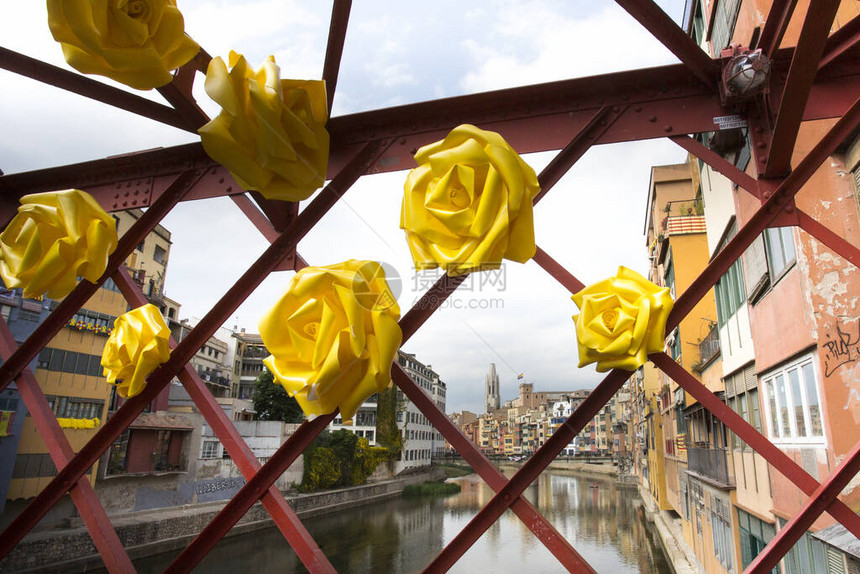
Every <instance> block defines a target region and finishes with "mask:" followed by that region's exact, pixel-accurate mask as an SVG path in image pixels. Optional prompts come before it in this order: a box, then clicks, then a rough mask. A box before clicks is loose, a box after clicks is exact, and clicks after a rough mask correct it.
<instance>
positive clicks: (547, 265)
mask: <svg viewBox="0 0 860 574" xmlns="http://www.w3.org/2000/svg"><path fill="white" fill-rule="evenodd" d="M532 259H533V260H534V262H535V263H537V264H538V265H540V266H541V267H542V268H543V270H544V271H546V272H547V273H549V274H550V276H552V277H553V278H554V279H555V280H556V281H558V282H559V283H561V284H562V285H564V287H565V288H566V289H567V290H568V291H570V292H571V293H576V292H578V291H582V290H583V289H585V283H583V282H582V281H580V280H579V279H577V278H576V277H574V276H573V275H572V274H571V273H570V272H569V271H568V270H567V269H565V268H564V267H563V266H562V264H561V263H559V262H558V261H556V260H555V259H553V258H552V257H550V256H549V254H548V253H547V252H546V251H544V250H543V249H541V248H540V246H537V247H536V252H535V256H534V257H532Z"/></svg>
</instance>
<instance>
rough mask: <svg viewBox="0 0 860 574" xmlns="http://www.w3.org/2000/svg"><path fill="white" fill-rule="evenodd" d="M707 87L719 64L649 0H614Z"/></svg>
mask: <svg viewBox="0 0 860 574" xmlns="http://www.w3.org/2000/svg"><path fill="white" fill-rule="evenodd" d="M616 2H618V4H619V5H620V6H621V7H622V8H624V9H625V10H626V11H627V12H628V13H629V14H630V15H631V16H633V17H634V18H636V20H638V21H639V23H640V24H642V25H643V26H644V27H645V28H646V29H647V30H648V31H649V32H651V34H652V35H653V36H654V37H655V38H657V39H658V40H660V42H662V43H663V45H664V46H666V47H667V48H669V51H670V52H672V53H673V54H675V56H676V57H677V58H678V59H679V60H681V62H682V63H683V64H684V65H685V66H686V67H687V68H688V69H689V70H690V71H691V72H692V73H693V74H694V75H695V76H696V77H697V78H699V80H701V81H702V83H703V84H705V85H706V86H707V87H709V88H716V85H717V76H718V75H719V66H718V65H717V64H716V63H715V62H714V61H713V60H711V58H710V57H708V55H707V54H706V53H705V52H704V51H703V50H702V49H701V48H700V47H699V46H697V45H696V43H695V42H694V41H693V39H692V38H690V37H689V36H688V35H687V34H685V33H684V31H683V30H682V29H681V28H680V26H678V25H677V24H676V23H675V21H674V20H672V18H670V17H669V15H668V14H666V13H665V12H663V10H662V9H661V8H660V6H658V5H657V4H656V3H655V2H653V1H652V0H616Z"/></svg>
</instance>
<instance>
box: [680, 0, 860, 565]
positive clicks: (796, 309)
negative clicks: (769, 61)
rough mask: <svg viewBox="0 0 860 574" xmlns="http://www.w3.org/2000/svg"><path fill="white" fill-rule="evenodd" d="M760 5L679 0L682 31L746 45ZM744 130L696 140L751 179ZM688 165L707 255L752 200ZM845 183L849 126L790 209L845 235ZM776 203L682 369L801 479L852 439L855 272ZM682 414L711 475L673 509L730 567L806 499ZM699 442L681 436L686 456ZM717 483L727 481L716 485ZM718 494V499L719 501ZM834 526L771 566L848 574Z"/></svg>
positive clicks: (849, 561)
mask: <svg viewBox="0 0 860 574" xmlns="http://www.w3.org/2000/svg"><path fill="white" fill-rule="evenodd" d="M771 4H772V3H771V2H767V1H764V0H734V1H730V2H716V1H709V0H694V1H692V2H689V3H688V13H687V14H686V16H685V25H686V30H687V32H688V33H689V34H690V35H691V36H692V38H693V39H694V40H695V41H696V42H697V43H698V44H699V45H700V46H701V47H702V49H703V50H705V51H706V52H708V53H709V55H711V56H713V57H718V56H720V55H721V54H722V51H723V50H724V49H725V48H726V47H727V46H729V45H730V44H736V43H737V44H741V45H743V46H749V47H751V48H755V43H756V42H757V41H758V38H759V36H760V34H761V31H762V30H761V27H762V26H763V22H764V18H765V17H766V15H767V14H768V12H769V11H770V9H771ZM809 7H810V2H809V1H808V0H807V1H801V2H798V3H797V5H796V7H795V8H794V14H796V15H797V16H798V17H794V18H792V19H791V21H790V23H789V25H788V26H787V28H786V31H785V35H784V37H783V38H782V41H781V43H780V46H782V47H786V46H794V45H796V44H797V40H798V37H799V35H800V22H801V19H802V17H803V16H804V15H805V14H806V12H807V10H808V9H809ZM858 16H860V7H858V5H857V3H856V2H851V1H842V2H841V3H840V4H839V6H838V9H837V11H836V17H835V19H834V23H833V26H832V28H831V30H830V33H831V34H832V33H833V32H835V31H837V30H838V29H839V28H841V27H842V26H844V25H845V24H846V23H848V22H850V21H852V19H854V22H855V23H856V19H857V18H858ZM727 54H728V52H726V54H722V55H723V56H725V55H727ZM832 124H833V122H832V121H815V122H804V123H802V124H801V126H800V130H799V134H798V138H797V145H796V147H795V150H794V156H793V157H792V158H791V164H792V165H793V166H796V165H797V163H798V162H799V161H800V160H801V159H802V158H803V157H804V155H805V154H806V153H807V152H808V151H809V150H810V149H811V148H812V147H813V146H814V145H815V144H816V143H817V142H818V141H819V140H820V138H821V136H822V134H824V133H825V131H826V130H827V129H828V128H830V127H831V126H832ZM751 135H752V134H750V131H749V128H748V127H746V126H742V127H739V128H734V129H729V130H723V131H717V132H713V133H703V134H696V135H695V137H696V139H697V140H698V141H699V142H700V143H702V144H705V145H707V146H709V147H710V148H711V149H712V150H714V151H716V152H717V153H719V154H720V155H721V156H723V157H724V158H725V159H726V160H728V161H729V162H731V163H732V164H734V165H735V166H736V167H737V168H739V169H741V170H744V171H746V172H747V173H749V174H751V175H754V176H757V175H759V174H758V173H757V169H756V166H757V165H758V163H759V161H760V160H763V159H764V157H766V155H767V153H768V150H767V149H766V146H761V145H753V141H752V140H754V139H755V138H754V137H751ZM762 143H763V142H762ZM697 163H698V165H697V166H694V167H697V168H698V169H697V170H695V171H696V172H697V174H698V176H697V179H698V187H699V192H698V193H699V195H700V197H701V198H702V204H703V208H704V215H705V221H706V228H707V240H708V253H709V257H713V256H714V255H716V254H717V253H718V252H719V251H720V250H721V249H722V248H723V246H724V245H725V244H726V243H727V242H728V241H729V240H730V239H731V238H732V237H733V236H734V234H735V233H736V230H737V229H738V228H740V227H741V226H742V225H743V224H745V223H746V222H747V221H748V220H749V218H750V217H751V215H752V214H753V212H754V211H755V210H756V208H757V207H758V205H759V201H758V200H757V199H756V198H755V197H753V196H752V195H751V194H749V193H746V192H745V191H744V190H741V189H738V188H737V186H735V185H734V184H732V183H731V182H729V181H728V180H727V179H726V178H724V177H722V176H721V175H720V174H718V173H716V172H715V171H714V170H712V169H711V168H710V167H708V166H707V165H704V164H703V163H701V162H697ZM761 163H762V164H764V161H761ZM775 181H778V180H775ZM858 187H860V139H858V137H857V134H856V132H855V134H854V135H852V136H851V137H849V138H848V140H847V141H844V142H843V143H842V145H841V146H840V147H839V149H838V150H837V152H836V153H835V154H834V155H833V156H831V158H830V161H829V162H826V163H825V164H824V165H823V166H822V167H820V168H819V169H818V170H817V172H816V173H815V174H814V175H813V176H812V178H811V179H810V180H809V181H808V182H807V184H806V185H805V186H804V187H803V188H802V189H801V191H800V193H799V194H798V195H797V196H796V200H795V202H796V205H797V207H798V208H799V209H801V210H803V211H805V212H806V213H809V214H810V215H811V216H812V217H814V218H815V219H816V220H818V221H819V222H821V223H823V224H825V225H827V226H829V227H830V228H832V229H837V230H839V231H840V232H841V233H842V234H843V237H845V239H846V240H847V241H848V242H849V243H852V244H854V245H857V244H860V211H858V209H860V199H858ZM786 213H787V215H786V218H787V219H786V220H785V221H784V222H783V223H782V225H783V226H781V227H772V228H769V229H767V230H766V231H765V232H764V233H763V234H762V235H761V236H759V237H758V238H757V239H756V240H755V242H754V243H753V244H752V245H751V246H750V248H749V249H747V251H746V252H745V253H744V254H743V255H742V257H741V258H739V259H738V260H737V261H736V262H735V264H734V265H733V266H732V267H731V268H730V269H729V271H728V272H727V273H726V274H725V275H724V276H723V277H722V278H721V279H720V280H719V282H718V284H717V286H716V289H715V293H716V303H717V324H716V327H715V328H714V329H713V330H711V331H710V332H709V333H708V335H707V337H705V338H704V339H703V340H702V344H701V345H700V348H701V352H702V354H703V355H707V354H709V353H710V354H712V355H713V356H714V357H715V359H713V360H712V361H711V362H710V363H707V362H705V361H703V362H702V363H701V364H700V365H697V367H698V368H697V369H695V370H694V372H696V373H697V374H699V375H700V377H701V379H702V381H703V382H704V383H705V385H706V386H707V387H708V388H709V389H710V390H712V391H714V392H716V393H718V396H721V398H722V399H723V400H724V401H725V402H726V403H727V404H728V405H729V406H730V407H731V408H732V409H733V410H735V411H736V412H737V413H738V414H739V415H740V416H741V417H743V418H744V419H745V420H747V422H749V423H750V424H751V425H752V426H753V427H755V428H756V429H757V430H758V431H759V432H761V433H762V434H764V435H765V436H766V437H767V438H768V439H770V440H771V441H772V442H773V443H774V444H775V445H776V446H777V447H778V448H780V449H781V450H783V451H784V452H785V453H786V454H787V455H788V456H789V457H790V458H792V459H793V460H794V461H795V462H797V464H798V465H800V466H801V467H802V468H803V469H804V470H805V471H806V472H808V473H809V474H810V475H812V476H813V478H815V479H816V480H819V481H824V480H825V479H826V478H827V477H828V476H829V475H830V474H831V472H832V471H833V469H834V468H835V467H836V466H837V465H838V464H839V462H840V461H841V460H842V458H843V457H844V456H845V455H846V454H847V453H848V452H849V451H850V449H851V448H852V447H853V445H854V443H855V442H856V440H857V436H858V435H857V431H856V429H857V428H858V423H860V376H858V369H857V361H858V358H857V354H856V353H855V355H853V356H852V355H851V352H850V350H848V349H850V348H851V344H852V343H851V342H852V341H853V342H855V343H854V344H855V345H856V341H858V340H860V297H858V294H860V272H858V271H857V269H856V268H855V266H853V265H850V264H848V263H847V262H846V261H845V260H843V259H841V258H840V257H839V256H837V255H835V254H834V253H833V252H831V251H830V250H829V249H827V248H826V247H824V246H823V245H822V244H820V243H818V242H817V241H816V240H815V239H813V238H811V237H810V236H809V235H808V234H807V233H806V232H804V231H802V230H800V229H799V228H798V227H794V226H792V223H793V222H792V221H791V216H792V214H793V213H794V212H793V211H792V210H790V209H789V210H787V211H786ZM695 315H696V313H695V312H694V313H692V314H691V315H690V316H695ZM717 359H718V360H717ZM717 377H719V379H720V380H721V382H722V385H719V384H718V382H717ZM718 389H721V391H720V390H718ZM720 392H722V393H723V394H722V395H720V394H719V393H720ZM686 416H687V418H688V423H687V427H688V428H690V427H693V428H695V429H697V432H700V434H701V431H703V430H705V429H709V433H710V434H708V435H705V436H706V437H707V438H708V444H709V447H708V448H710V449H711V450H709V451H707V452H698V453H697V456H698V457H699V460H700V463H703V464H705V463H706V464H707V473H706V474H707V475H708V478H710V479H712V480H711V482H712V483H714V484H716V485H717V488H714V487H713V484H708V483H707V481H706V484H705V487H704V488H703V489H702V490H701V491H699V489H698V488H695V489H693V488H692V485H693V482H692V481H690V487H689V488H688V490H687V493H686V498H687V501H686V502H684V503H683V504H682V507H683V506H684V505H686V508H687V509H688V510H690V511H691V512H692V511H693V510H695V509H697V508H699V507H704V508H707V509H708V512H707V515H708V518H709V520H707V521H706V522H705V523H704V527H703V529H702V530H701V531H698V530H697V531H696V536H694V537H693V539H692V542H693V544H691V546H692V547H694V548H695V549H696V556H697V558H699V562H700V566H701V567H702V569H703V570H704V571H706V572H740V571H742V570H743V569H744V568H746V567H747V566H748V565H749V564H750V563H751V562H752V560H753V559H754V558H755V556H756V555H757V554H758V553H759V552H760V551H761V550H762V548H764V546H765V545H766V544H767V543H768V542H769V541H770V540H771V539H772V538H773V537H774V536H775V534H776V532H777V531H778V530H779V529H780V528H782V527H783V526H784V525H785V523H786V522H787V520H788V519H789V518H790V517H791V516H793V515H795V514H796V513H797V512H798V511H799V510H800V508H801V506H802V504H803V503H804V501H805V499H806V497H805V496H804V495H803V493H801V492H800V491H799V490H798V489H797V487H796V486H795V485H794V484H793V483H792V482H791V481H790V480H789V479H787V478H786V477H784V476H783V475H782V474H781V473H780V472H778V471H776V470H775V469H774V468H773V467H771V466H770V465H769V464H767V463H766V462H765V461H764V459H763V458H762V457H761V456H759V455H758V454H756V453H755V452H754V450H753V449H752V448H751V447H750V446H749V445H747V444H746V443H744V442H743V441H742V440H740V439H739V438H738V437H736V436H733V435H732V433H728V432H726V431H725V429H724V428H722V425H721V424H720V423H719V421H717V420H716V419H713V418H711V417H710V415H708V414H707V413H706V412H692V411H691V410H689V408H688V410H687V411H686ZM694 434H695V433H694ZM698 438H699V437H696V436H694V437H692V438H688V439H687V444H688V453H687V456H688V460H689V461H690V466H692V460H693V452H694V449H696V448H697V446H698V444H699V443H698V442H697V439H698ZM721 443H722V445H723V446H720V444H721ZM721 450H722V451H724V452H725V453H726V456H725V459H724V457H723V456H722V455H720V451H721ZM702 468H704V466H703V467H702ZM690 476H692V475H690ZM726 482H727V483H728V484H729V488H728V489H726V488H723V487H722V486H721V485H724V484H725V483H726ZM708 487H711V488H710V489H709V488H708ZM725 493H728V494H729V499H730V501H731V505H730V506H729V507H728V508H726V505H725V499H726V497H725ZM841 497H842V500H843V501H845V502H846V503H847V504H848V505H849V506H850V507H851V508H852V509H854V510H855V511H856V510H857V509H858V508H860V489H857V488H856V481H855V482H854V483H852V484H851V485H849V487H848V488H846V489H845V490H844V491H843V492H842V495H841ZM708 507H709V508H708ZM708 527H710V536H708V530H709V528H708ZM685 532H686V530H685ZM844 534H845V529H844V528H843V527H842V526H841V525H839V524H838V523H836V522H835V520H834V519H833V518H831V517H830V516H829V515H828V514H826V513H825V514H822V515H821V516H820V517H819V518H818V520H816V522H815V523H814V524H813V526H812V527H811V528H810V530H809V531H808V532H807V534H806V535H805V536H804V537H803V538H801V540H800V541H799V542H798V543H797V544H796V545H795V547H794V549H793V550H792V551H790V552H789V553H788V554H787V555H786V557H785V558H784V559H783V560H782V561H781V564H780V566H779V567H778V568H777V570H781V571H783V572H786V573H795V572H799V573H806V572H816V573H817V572H827V573H831V572H832V573H842V572H847V571H856V570H857V569H858V559H860V556H858V548H857V547H858V545H857V544H856V539H854V537H853V536H850V535H849V536H847V539H848V543H846V542H845V539H846V537H845V536H843V535H844ZM852 541H853V542H852ZM700 549H701V550H702V551H701V552H700ZM715 558H716V559H715Z"/></svg>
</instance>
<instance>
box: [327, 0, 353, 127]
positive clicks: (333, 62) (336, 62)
mask: <svg viewBox="0 0 860 574" xmlns="http://www.w3.org/2000/svg"><path fill="white" fill-rule="evenodd" d="M350 10H352V0H335V2H334V6H332V9H331V25H330V26H329V31H328V44H327V45H326V49H325V62H324V63H323V81H324V82H325V89H326V98H327V101H328V113H329V114H331V107H332V104H333V103H334V92H335V89H336V88H337V77H338V75H339V73H340V60H341V57H342V56H343V45H344V43H345V41H346V29H347V26H348V25H349V12H350Z"/></svg>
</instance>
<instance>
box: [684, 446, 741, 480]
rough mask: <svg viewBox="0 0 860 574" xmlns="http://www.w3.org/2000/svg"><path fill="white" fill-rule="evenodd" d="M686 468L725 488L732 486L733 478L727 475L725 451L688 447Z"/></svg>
mask: <svg viewBox="0 0 860 574" xmlns="http://www.w3.org/2000/svg"><path fill="white" fill-rule="evenodd" d="M687 468H689V469H690V470H691V471H693V472H695V473H697V474H699V475H701V476H704V477H706V478H710V479H712V480H715V481H716V482H719V483H721V484H724V485H726V486H730V485H732V484H734V476H732V475H731V474H730V473H729V464H728V458H727V457H726V451H725V449H722V448H702V447H695V446H689V447H687Z"/></svg>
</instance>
